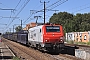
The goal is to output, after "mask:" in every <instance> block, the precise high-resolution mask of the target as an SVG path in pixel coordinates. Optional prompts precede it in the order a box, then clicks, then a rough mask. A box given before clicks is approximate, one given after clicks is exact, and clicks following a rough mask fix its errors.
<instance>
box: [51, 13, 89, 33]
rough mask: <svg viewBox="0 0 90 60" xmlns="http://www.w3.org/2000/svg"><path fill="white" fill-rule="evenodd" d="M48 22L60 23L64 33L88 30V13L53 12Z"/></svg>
mask: <svg viewBox="0 0 90 60" xmlns="http://www.w3.org/2000/svg"><path fill="white" fill-rule="evenodd" d="M49 22H50V23H56V24H61V25H62V26H63V28H64V32H65V33H66V32H76V31H77V32H83V31H90V13H84V14H81V13H77V14H76V15H73V14H70V13H68V12H59V13H54V14H53V16H52V17H51V18H50V20H49Z"/></svg>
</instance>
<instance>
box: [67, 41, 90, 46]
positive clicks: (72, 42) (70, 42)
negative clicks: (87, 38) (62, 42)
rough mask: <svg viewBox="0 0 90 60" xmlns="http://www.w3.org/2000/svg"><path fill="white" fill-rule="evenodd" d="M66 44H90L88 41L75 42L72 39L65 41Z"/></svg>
mask: <svg viewBox="0 0 90 60" xmlns="http://www.w3.org/2000/svg"><path fill="white" fill-rule="evenodd" d="M66 42H67V43H68V44H80V45H90V42H87V43H86V42H75V41H73V40H70V41H66Z"/></svg>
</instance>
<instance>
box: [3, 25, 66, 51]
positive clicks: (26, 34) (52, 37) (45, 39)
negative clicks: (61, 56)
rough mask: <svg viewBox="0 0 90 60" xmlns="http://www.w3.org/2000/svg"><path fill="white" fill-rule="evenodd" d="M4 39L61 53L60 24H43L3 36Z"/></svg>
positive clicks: (61, 31) (62, 40) (62, 41)
mask: <svg viewBox="0 0 90 60" xmlns="http://www.w3.org/2000/svg"><path fill="white" fill-rule="evenodd" d="M3 37H4V38H6V39H9V40H12V41H15V42H18V43H22V44H25V45H29V46H31V47H34V48H37V49H42V50H47V51H50V52H59V51H61V50H62V49H63V48H64V47H65V45H64V40H65V37H64V31H63V27H62V25H60V24H44V25H39V26H35V27H32V28H30V29H29V30H22V31H19V32H15V33H10V34H4V35H3Z"/></svg>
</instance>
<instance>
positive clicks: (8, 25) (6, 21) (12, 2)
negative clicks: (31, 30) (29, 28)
mask: <svg viewBox="0 0 90 60" xmlns="http://www.w3.org/2000/svg"><path fill="white" fill-rule="evenodd" d="M44 1H46V2H48V1H49V2H48V3H46V7H48V8H47V9H50V8H53V9H52V10H58V11H56V13H58V12H64V11H66V12H69V13H72V14H77V13H89V12H90V0H68V1H66V2H65V3H63V4H61V5H59V6H57V7H55V6H56V5H58V4H59V3H62V2H63V1H65V0H41V2H44ZM57 1H58V3H56V4H55V5H53V6H51V5H52V4H53V3H55V2H57ZM26 3H27V4H26ZM25 4H26V5H25ZM49 6H51V7H49ZM1 9H15V10H14V11H11V10H1ZM42 9H43V3H40V0H30V1H29V0H0V32H2V33H4V32H6V31H9V32H10V31H13V26H14V27H16V26H18V25H19V24H20V21H21V20H22V22H23V27H25V24H28V23H31V22H35V21H36V18H34V16H42V17H41V18H39V19H38V22H43V12H38V13H36V14H33V15H31V14H32V13H34V12H35V11H39V10H42ZM31 10H34V11H31ZM53 13H55V11H46V22H48V21H49V18H50V17H51V16H52V15H53ZM6 17H7V18H6ZM9 17H18V18H16V19H14V18H9ZM29 17H30V18H29Z"/></svg>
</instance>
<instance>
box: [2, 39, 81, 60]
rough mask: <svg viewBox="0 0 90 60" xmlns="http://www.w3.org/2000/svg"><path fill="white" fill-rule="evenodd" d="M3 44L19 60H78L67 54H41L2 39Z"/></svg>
mask: <svg viewBox="0 0 90 60" xmlns="http://www.w3.org/2000/svg"><path fill="white" fill-rule="evenodd" d="M3 42H4V43H5V44H7V45H8V46H9V47H10V48H11V49H12V51H13V52H14V54H15V55H16V56H17V57H19V58H20V60H80V59H78V58H76V57H74V56H71V55H67V54H58V55H55V54H54V55H53V54H49V53H42V52H40V51H38V50H35V49H32V48H29V47H26V46H24V45H21V44H19V43H16V42H12V41H9V40H7V39H4V38H3Z"/></svg>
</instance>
